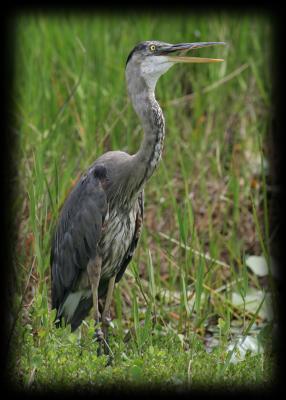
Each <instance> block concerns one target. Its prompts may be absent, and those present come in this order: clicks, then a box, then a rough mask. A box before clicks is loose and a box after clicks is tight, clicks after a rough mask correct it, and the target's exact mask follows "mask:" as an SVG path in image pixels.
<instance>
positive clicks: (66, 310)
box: [55, 281, 107, 332]
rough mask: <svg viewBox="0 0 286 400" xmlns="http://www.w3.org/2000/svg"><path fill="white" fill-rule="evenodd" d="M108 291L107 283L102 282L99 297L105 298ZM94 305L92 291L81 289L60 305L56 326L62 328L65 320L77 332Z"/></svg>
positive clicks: (68, 296)
mask: <svg viewBox="0 0 286 400" xmlns="http://www.w3.org/2000/svg"><path fill="white" fill-rule="evenodd" d="M106 291H107V281H106V282H105V281H104V282H101V283H100V285H99V288H98V297H99V298H102V297H104V296H105V294H106ZM92 305H93V300H92V292H91V289H81V290H78V291H76V292H71V293H69V294H68V295H67V297H66V298H65V300H64V302H63V303H62V304H61V305H60V307H59V309H58V313H57V317H56V321H55V324H56V326H57V327H59V326H61V321H62V319H64V321H65V324H71V330H72V332H73V331H74V330H76V328H78V327H79V326H80V324H81V323H82V321H83V320H84V319H85V318H86V317H87V315H88V313H89V311H90V310H91V308H92Z"/></svg>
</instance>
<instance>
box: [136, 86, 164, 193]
mask: <svg viewBox="0 0 286 400" xmlns="http://www.w3.org/2000/svg"><path fill="white" fill-rule="evenodd" d="M131 101H132V104H133V107H134V109H135V111H136V113H137V115H138V116H139V118H140V120H141V123H142V126H143V130H144V138H143V141H142V143H141V146H140V148H139V150H138V152H137V153H136V154H135V155H134V156H133V160H132V167H133V171H134V175H133V176H134V177H135V179H134V189H135V190H136V191H138V190H140V189H141V188H143V186H144V184H145V182H146V181H147V180H148V179H149V178H150V176H151V175H152V174H153V172H154V170H155V168H156V167H157V165H158V163H159V161H160V159H161V155H162V150H163V143H164V138H165V122H164V116H163V112H162V110H161V108H160V106H159V104H158V102H157V101H156V99H155V95H154V90H152V89H150V88H148V87H147V86H145V85H143V87H141V90H140V91H139V92H138V93H137V94H135V95H132V94H131Z"/></svg>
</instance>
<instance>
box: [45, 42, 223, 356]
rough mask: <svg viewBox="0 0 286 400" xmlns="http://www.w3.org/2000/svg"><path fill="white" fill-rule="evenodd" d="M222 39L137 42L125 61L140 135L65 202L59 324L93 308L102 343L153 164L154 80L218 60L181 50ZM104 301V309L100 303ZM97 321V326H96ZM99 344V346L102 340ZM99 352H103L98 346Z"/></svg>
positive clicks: (55, 296)
mask: <svg viewBox="0 0 286 400" xmlns="http://www.w3.org/2000/svg"><path fill="white" fill-rule="evenodd" d="M216 44H224V43H223V42H201V43H179V44H169V43H164V42H158V41H146V42H141V43H139V44H138V45H137V46H135V48H134V49H133V50H132V51H131V53H130V54H129V56H128V58H127V62H126V70H125V75H126V81H127V88H128V93H129V96H130V98H131V101H132V104H133V107H134V109H135V111H136V113H137V115H138V117H139V119H140V120H141V123H142V126H143V130H144V139H143V141H142V143H141V146H140V148H139V150H138V151H137V153H136V154H134V155H129V154H127V153H125V152H123V151H109V152H107V153H105V154H103V155H102V156H101V157H99V158H98V159H97V160H96V161H95V162H94V163H93V164H92V165H91V166H90V167H89V169H88V170H87V172H86V173H85V174H84V175H83V176H82V177H81V179H80V180H79V182H78V183H77V184H76V186H75V187H74V189H73V190H72V191H71V193H70V195H69V196H68V198H67V199H66V201H65V204H64V206H63V208H62V210H61V213H60V217H59V220H58V223H57V226H56V230H55V234H54V238H53V243H52V250H51V270H52V271H51V276H52V308H56V309H57V317H56V322H57V323H58V324H59V323H60V322H61V320H62V318H63V319H64V321H65V323H70V324H71V329H72V331H73V330H75V329H76V328H77V327H78V326H79V325H80V324H81V322H82V320H83V319H84V318H85V317H86V316H87V314H88V313H89V311H90V309H91V308H92V306H93V307H94V320H95V338H96V340H97V341H98V342H99V343H102V341H103V342H104V343H105V346H104V347H105V353H108V345H107V333H108V326H109V324H110V321H111V320H110V305H111V300H112V295H113V290H114V285H115V283H116V282H118V281H119V280H120V279H121V278H122V276H123V274H124V272H125V270H126V267H127V265H128V264H129V262H130V260H131V259H132V256H133V253H134V250H135V248H136V246H137V243H138V239H139V236H140V231H141V226H142V220H143V197H144V192H143V190H144V185H145V183H146V182H147V180H148V179H149V178H150V176H151V175H152V174H153V172H154V170H155V168H156V167H157V165H158V163H159V161H160V158H161V154H162V149H163V142H164V137H165V124H164V117H163V113H162V110H161V108H160V106H159V104H158V102H157V101H156V99H155V94H154V92H155V86H156V82H157V80H158V78H159V77H160V76H161V75H162V74H164V73H165V72H166V71H167V70H168V69H169V68H170V67H172V66H173V65H174V64H176V63H180V62H183V63H210V62H218V61H223V60H221V59H212V58H198V57H187V56H185V55H184V54H185V52H186V51H188V50H192V49H197V48H201V47H206V46H212V45H216ZM99 300H103V301H104V306H102V305H101V304H100V303H99ZM100 322H101V326H100ZM99 348H101V344H99ZM100 352H101V351H100Z"/></svg>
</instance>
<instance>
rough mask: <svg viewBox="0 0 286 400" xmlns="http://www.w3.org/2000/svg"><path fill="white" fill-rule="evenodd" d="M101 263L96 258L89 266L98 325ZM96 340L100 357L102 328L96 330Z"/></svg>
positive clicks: (98, 258)
mask: <svg viewBox="0 0 286 400" xmlns="http://www.w3.org/2000/svg"><path fill="white" fill-rule="evenodd" d="M101 263H102V259H101V257H100V256H98V255H97V256H96V257H95V259H93V260H90V261H89V263H88V265H87V273H88V277H89V281H90V284H91V290H92V300H93V308H94V323H95V325H97V324H98V323H99V321H100V312H99V308H98V286H99V281H100V274H101ZM95 339H96V340H97V341H98V342H99V348H98V355H100V354H101V342H102V339H103V332H102V330H101V328H96V330H95Z"/></svg>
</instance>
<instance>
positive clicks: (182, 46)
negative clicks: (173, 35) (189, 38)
mask: <svg viewBox="0 0 286 400" xmlns="http://www.w3.org/2000/svg"><path fill="white" fill-rule="evenodd" d="M217 44H225V43H224V42H197V43H179V44H174V45H170V46H166V47H165V48H162V49H160V50H161V54H162V55H166V56H167V57H168V61H171V62H183V63H214V62H221V61H224V60H223V59H222V58H203V57H188V56H182V55H172V56H171V55H169V54H170V53H175V52H176V53H179V54H180V53H181V54H182V53H183V54H184V53H186V52H187V51H189V50H193V49H200V48H201V47H209V46H214V45H217Z"/></svg>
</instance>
